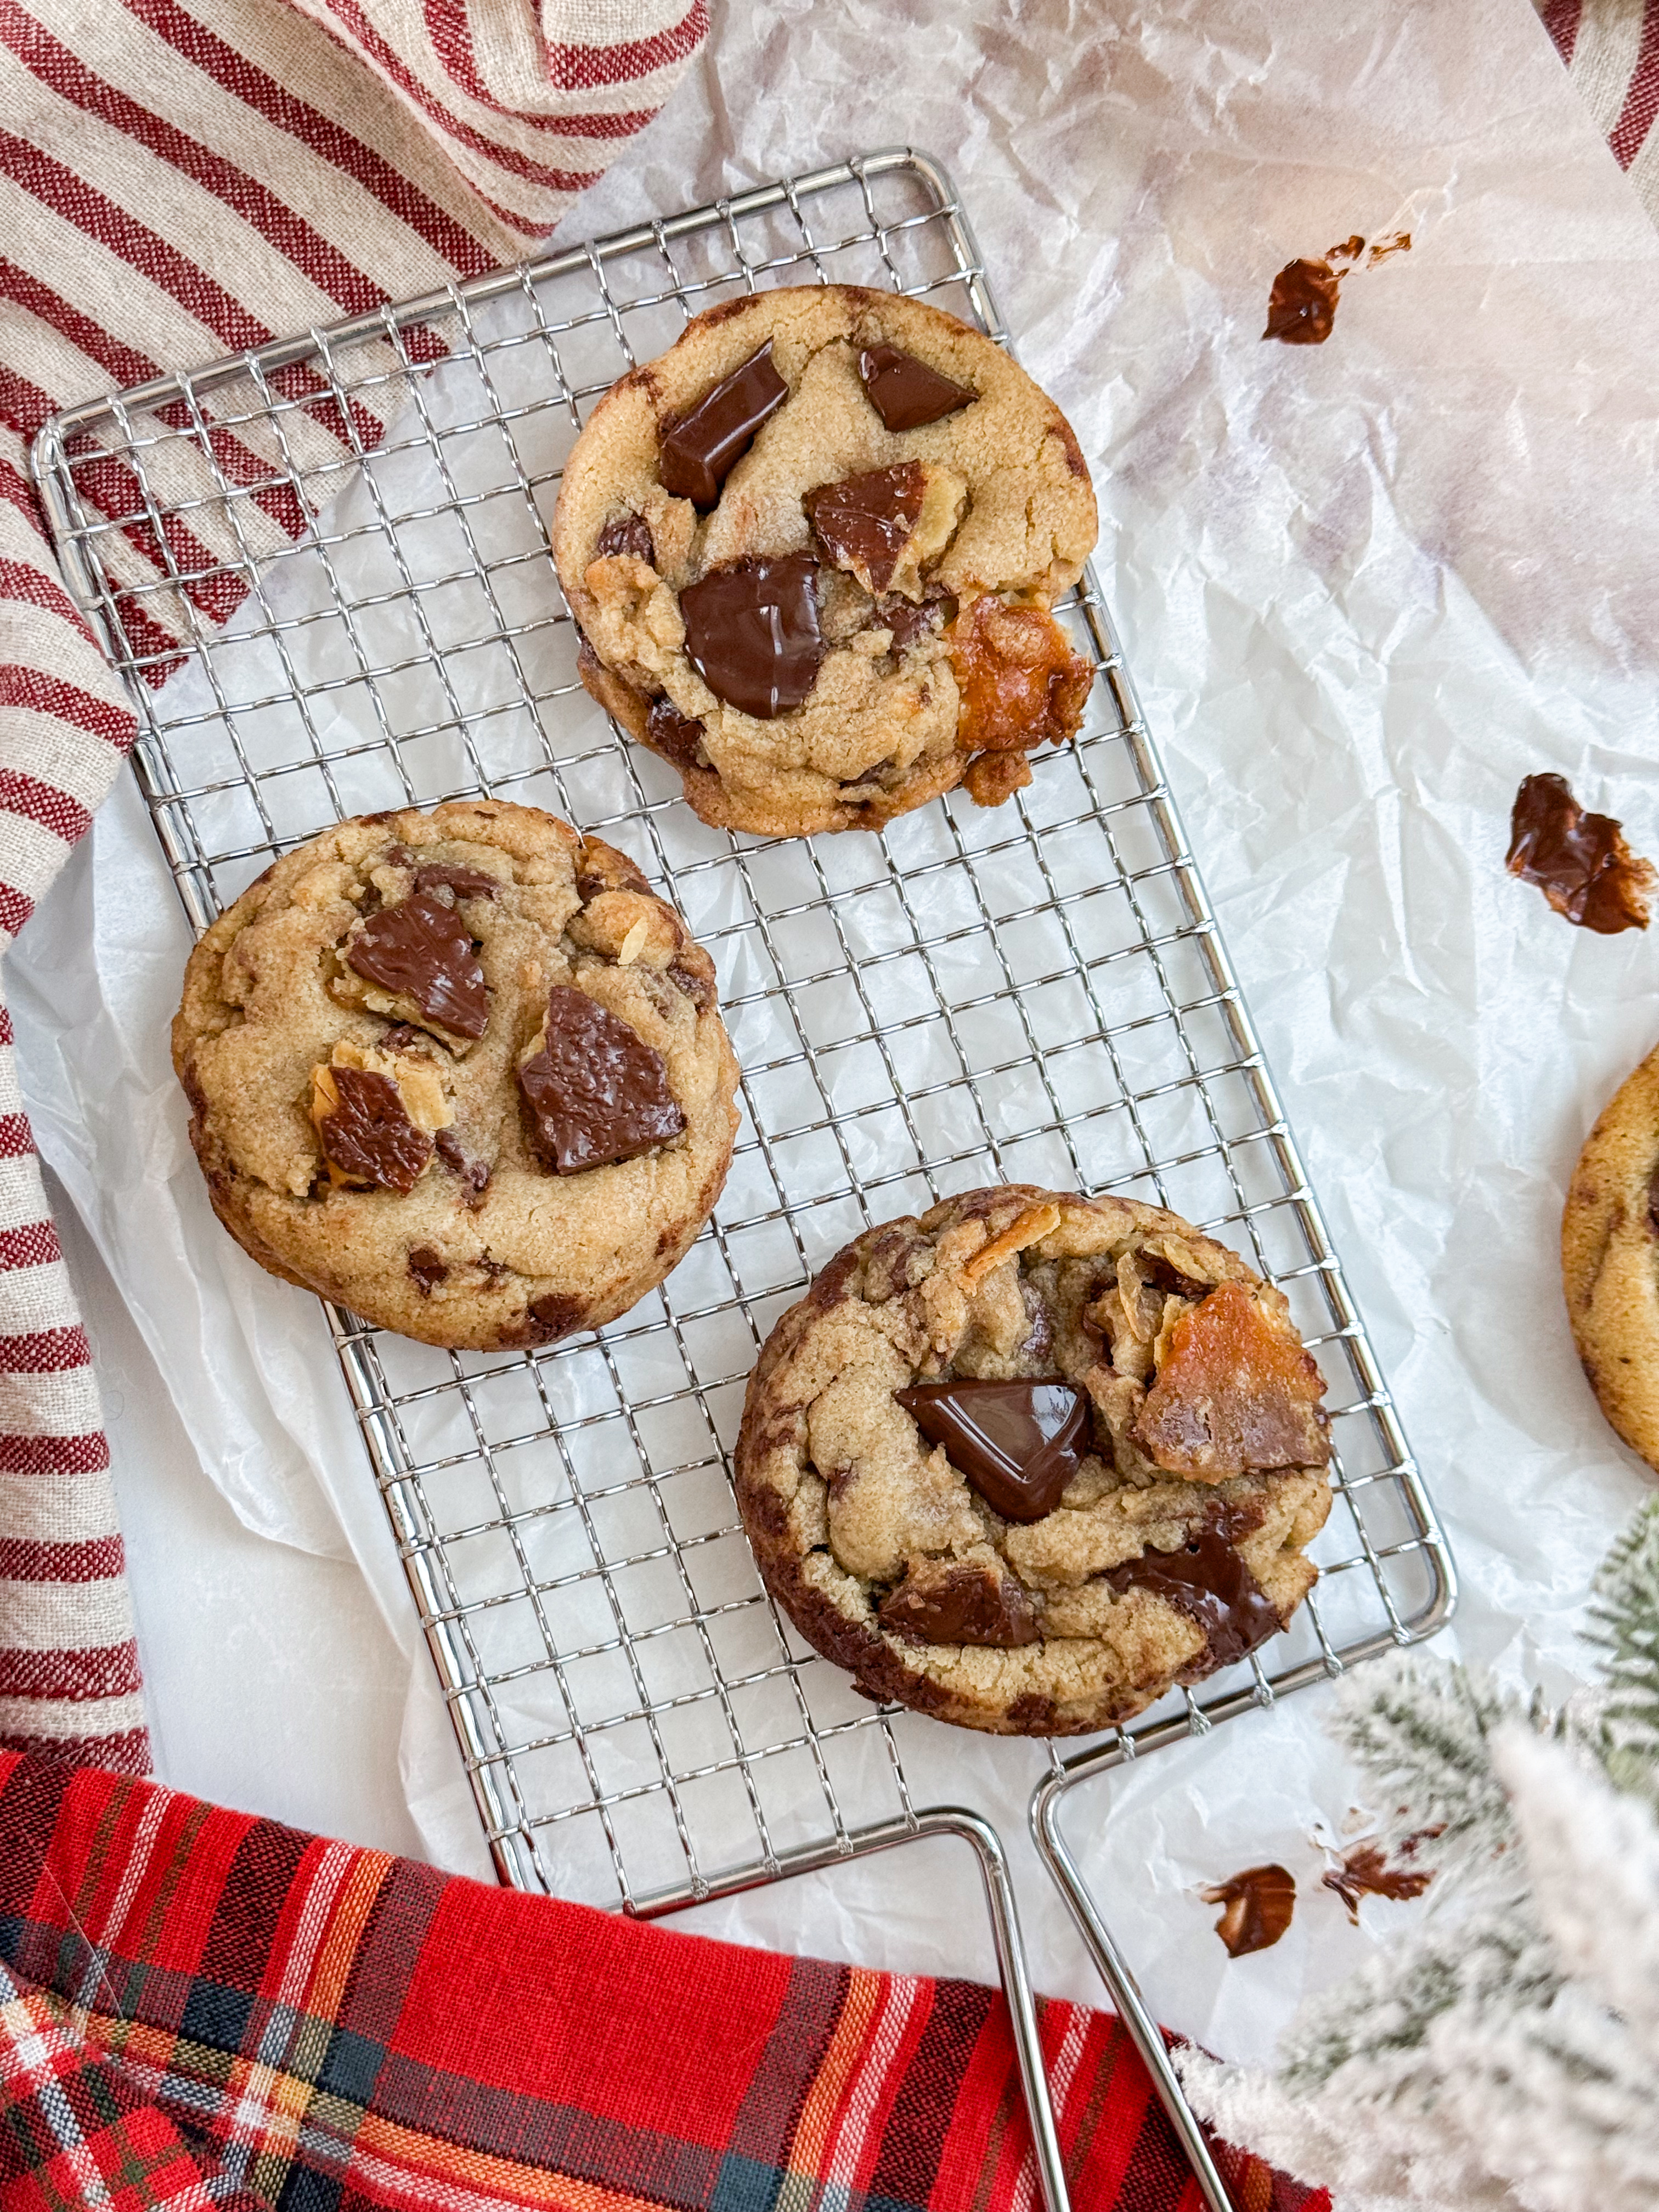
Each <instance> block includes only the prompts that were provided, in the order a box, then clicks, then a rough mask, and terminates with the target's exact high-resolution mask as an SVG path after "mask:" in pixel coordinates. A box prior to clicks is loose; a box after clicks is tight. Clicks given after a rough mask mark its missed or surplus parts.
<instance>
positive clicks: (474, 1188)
mask: <svg viewBox="0 0 1659 2212" xmlns="http://www.w3.org/2000/svg"><path fill="white" fill-rule="evenodd" d="M432 1141H433V1143H434V1144H435V1146H437V1148H438V1158H440V1159H441V1161H442V1162H443V1164H444V1165H445V1166H446V1167H447V1169H448V1170H449V1171H450V1173H451V1174H452V1175H455V1176H459V1177H460V1179H461V1181H462V1182H464V1183H466V1184H467V1185H469V1186H470V1188H471V1195H470V1196H469V1198H468V1200H467V1201H466V1202H467V1204H468V1205H469V1206H477V1204H478V1202H479V1201H480V1200H481V1199H482V1198H483V1194H484V1191H485V1189H486V1188H487V1186H488V1184H489V1168H488V1167H487V1166H486V1165H485V1164H484V1163H483V1161H482V1160H470V1159H468V1158H467V1156H466V1154H465V1152H464V1151H463V1150H462V1148H461V1140H460V1139H459V1137H458V1136H457V1135H456V1134H455V1132H454V1131H453V1129H440V1130H439V1132H438V1133H437V1135H436V1136H435V1138H434V1139H433V1140H432Z"/></svg>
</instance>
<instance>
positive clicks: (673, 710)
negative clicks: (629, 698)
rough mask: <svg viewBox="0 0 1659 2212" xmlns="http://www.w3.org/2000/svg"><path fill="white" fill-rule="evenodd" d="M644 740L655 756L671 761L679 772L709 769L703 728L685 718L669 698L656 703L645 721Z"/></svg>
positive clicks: (698, 723) (653, 702) (699, 724)
mask: <svg viewBox="0 0 1659 2212" xmlns="http://www.w3.org/2000/svg"><path fill="white" fill-rule="evenodd" d="M645 739H646V743H647V744H648V745H649V746H650V747H651V749H652V750H653V752H659V753H660V754H661V755H662V757H663V758H664V759H665V760H667V761H672V763H674V766H675V767H676V768H678V769H693V768H707V767H708V754H707V753H705V752H704V750H703V749H702V723H701V722H694V721H691V720H690V719H689V718H688V717H687V716H686V715H684V714H681V712H680V710H679V708H678V707H677V706H676V705H675V704H674V702H673V701H672V700H671V699H670V698H668V697H667V696H664V697H663V698H660V699H653V701H652V702H651V711H650V713H649V714H647V716H646V718H645Z"/></svg>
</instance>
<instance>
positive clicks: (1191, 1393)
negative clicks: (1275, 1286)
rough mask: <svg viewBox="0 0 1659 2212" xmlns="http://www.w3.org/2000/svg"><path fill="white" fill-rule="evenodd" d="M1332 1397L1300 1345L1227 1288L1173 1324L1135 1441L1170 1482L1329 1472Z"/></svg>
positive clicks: (1245, 1291)
mask: <svg viewBox="0 0 1659 2212" xmlns="http://www.w3.org/2000/svg"><path fill="white" fill-rule="evenodd" d="M1324 1395H1325V1378H1324V1376H1322V1374H1321V1373H1320V1371H1319V1363H1318V1362H1317V1361H1316V1359H1315V1358H1313V1356H1312V1354H1311V1353H1310V1352H1307V1351H1306V1350H1304V1346H1303V1345H1302V1342H1301V1340H1300V1339H1299V1338H1298V1337H1297V1336H1296V1335H1295V1334H1293V1333H1291V1331H1290V1330H1289V1329H1288V1328H1285V1329H1282V1330H1281V1329H1278V1328H1274V1327H1273V1324H1272V1323H1271V1322H1269V1321H1268V1319H1267V1316H1266V1314H1265V1313H1264V1312H1263V1311H1262V1309H1261V1305H1260V1304H1258V1303H1257V1301H1256V1299H1255V1296H1254V1295H1253V1294H1252V1292H1251V1291H1250V1290H1249V1288H1248V1287H1247V1285H1244V1284H1243V1283H1218V1284H1217V1285H1216V1286H1215V1288H1214V1289H1213V1290H1212V1291H1211V1292H1210V1293H1209V1295H1208V1297H1204V1298H1201V1299H1200V1301H1199V1303H1198V1304H1196V1305H1194V1306H1190V1307H1188V1310H1187V1311H1186V1312H1185V1313H1183V1314H1182V1315H1180V1316H1178V1317H1177V1318H1176V1321H1175V1322H1174V1323H1173V1324H1172V1325H1171V1327H1170V1333H1169V1337H1168V1340H1167V1342H1166V1344H1165V1346H1164V1355H1163V1359H1162V1361H1161V1364H1159V1367H1158V1374H1157V1377H1156V1379H1155V1380H1154V1382H1153V1383H1152V1388H1151V1389H1150V1390H1148V1392H1147V1393H1146V1404H1145V1405H1144V1406H1143V1407H1141V1409H1140V1414H1139V1419H1137V1420H1136V1422H1135V1425H1134V1431H1133V1433H1134V1440H1135V1442H1136V1443H1138V1444H1139V1446H1140V1448H1141V1449H1142V1450H1143V1451H1144V1452H1146V1454H1147V1455H1148V1457H1149V1458H1150V1459H1151V1460H1152V1462H1153V1464H1154V1465H1155V1466H1157V1467H1159V1468H1163V1470H1164V1473H1165V1474H1178V1475H1182V1476H1183V1477H1184V1478H1185V1479H1186V1480H1188V1481H1191V1482H1225V1481H1226V1480H1228V1479H1229V1478H1230V1477H1231V1476H1232V1475H1236V1474H1248V1473H1249V1471H1250V1470H1251V1469H1252V1468H1271V1467H1324V1466H1325V1465H1326V1464H1327V1463H1328V1461H1329V1459H1330V1456H1331V1440H1330V1431H1329V1429H1328V1425H1327V1423H1326V1419H1325V1413H1324V1408H1323V1407H1322V1406H1321V1404H1320V1402H1319V1401H1320V1400H1321V1399H1322V1397H1323V1396H1324Z"/></svg>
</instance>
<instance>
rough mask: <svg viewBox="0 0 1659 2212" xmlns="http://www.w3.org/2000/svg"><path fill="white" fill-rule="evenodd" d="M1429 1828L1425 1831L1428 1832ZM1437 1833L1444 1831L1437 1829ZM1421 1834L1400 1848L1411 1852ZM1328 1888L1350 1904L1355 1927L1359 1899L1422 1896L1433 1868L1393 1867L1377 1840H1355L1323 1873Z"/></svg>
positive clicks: (1349, 1908) (1407, 1854) (1407, 1852)
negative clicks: (1367, 1842) (1365, 1842)
mask: <svg viewBox="0 0 1659 2212" xmlns="http://www.w3.org/2000/svg"><path fill="white" fill-rule="evenodd" d="M1429 1832H1430V1831H1429V1830H1427V1829H1425V1830H1424V1831H1423V1833H1424V1835H1427V1834H1428V1833H1429ZM1433 1832H1434V1833H1435V1834H1437V1835H1438V1834H1441V1833H1443V1831H1442V1830H1439V1829H1436V1830H1435V1831H1433ZM1419 1840H1420V1838H1419V1837H1417V1836H1408V1837H1407V1839H1406V1841H1405V1843H1404V1844H1401V1851H1402V1852H1403V1853H1404V1855H1405V1856H1406V1857H1410V1856H1411V1853H1412V1851H1413V1850H1414V1849H1415V1847H1416V1845H1417V1844H1418V1843H1419ZM1320 1880H1321V1881H1322V1883H1323V1884H1324V1887H1326V1888H1327V1889H1334V1891H1335V1892H1336V1893H1337V1895H1338V1896H1339V1897H1340V1899H1341V1900H1342V1902H1343V1904H1344V1905H1346V1906H1347V1908H1348V1917H1349V1919H1350V1920H1352V1923H1353V1924H1354V1926H1355V1927H1356V1928H1358V1925H1359V1900H1360V1899H1361V1898H1362V1897H1399V1898H1411V1897H1421V1896H1422V1894H1423V1893H1424V1891H1425V1889H1426V1888H1427V1887H1428V1886H1429V1884H1430V1883H1431V1881H1433V1880H1434V1874H1433V1870H1432V1869H1430V1868H1426V1867H1419V1868H1416V1869H1413V1868H1410V1867H1391V1866H1390V1865H1389V1863H1388V1861H1387V1860H1386V1859H1385V1858H1384V1857H1383V1853H1382V1851H1381V1850H1380V1849H1379V1847H1378V1846H1377V1845H1376V1844H1355V1845H1354V1847H1353V1849H1352V1850H1351V1851H1349V1852H1348V1853H1347V1854H1346V1856H1345V1857H1344V1858H1343V1859H1342V1861H1341V1863H1340V1865H1338V1866H1334V1867H1332V1868H1330V1869H1328V1871H1327V1872H1326V1873H1325V1874H1323V1875H1321V1876H1320Z"/></svg>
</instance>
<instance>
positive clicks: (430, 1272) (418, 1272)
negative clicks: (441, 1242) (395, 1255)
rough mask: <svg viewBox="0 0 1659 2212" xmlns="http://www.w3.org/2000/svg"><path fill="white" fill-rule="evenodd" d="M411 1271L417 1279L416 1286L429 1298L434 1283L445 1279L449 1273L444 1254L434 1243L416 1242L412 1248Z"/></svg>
mask: <svg viewBox="0 0 1659 2212" xmlns="http://www.w3.org/2000/svg"><path fill="white" fill-rule="evenodd" d="M409 1272H410V1274H411V1275H412V1276H413V1277H414V1279H415V1287H416V1290H418V1291H419V1292H420V1294H421V1296H422V1297H423V1298H429V1297H431V1296H432V1290H433V1285H435V1284H436V1283H441V1282H443V1281H445V1280H446V1279H447V1277H448V1274H449V1269H448V1267H447V1266H446V1265H445V1262H444V1255H443V1254H442V1253H441V1252H440V1251H439V1250H438V1249H437V1247H436V1246H435V1245H432V1244H416V1245H415V1246H413V1247H412V1248H411V1249H410V1255H409Z"/></svg>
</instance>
